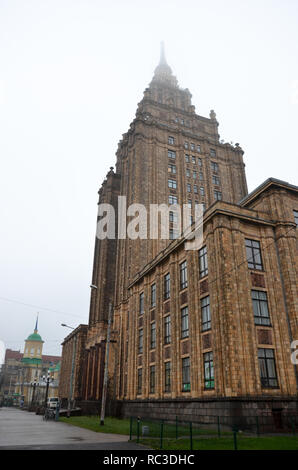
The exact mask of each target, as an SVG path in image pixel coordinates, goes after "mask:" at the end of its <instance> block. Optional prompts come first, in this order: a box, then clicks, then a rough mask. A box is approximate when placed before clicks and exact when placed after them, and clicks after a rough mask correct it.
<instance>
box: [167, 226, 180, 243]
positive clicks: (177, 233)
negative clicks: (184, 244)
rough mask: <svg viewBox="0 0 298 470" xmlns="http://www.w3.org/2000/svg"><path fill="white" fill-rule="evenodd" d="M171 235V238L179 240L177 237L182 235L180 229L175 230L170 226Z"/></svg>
mask: <svg viewBox="0 0 298 470" xmlns="http://www.w3.org/2000/svg"><path fill="white" fill-rule="evenodd" d="M169 236H170V240H177V238H179V236H180V233H179V231H178V230H174V229H173V228H170V229H169Z"/></svg>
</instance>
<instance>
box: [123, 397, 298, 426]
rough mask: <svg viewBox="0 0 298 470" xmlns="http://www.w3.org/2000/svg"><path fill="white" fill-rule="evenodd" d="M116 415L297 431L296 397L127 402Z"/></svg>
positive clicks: (297, 412) (297, 407) (297, 398)
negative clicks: (294, 428)
mask: <svg viewBox="0 0 298 470" xmlns="http://www.w3.org/2000/svg"><path fill="white" fill-rule="evenodd" d="M120 403H121V406H120ZM118 416H121V417H123V418H128V417H130V416H133V417H136V418H137V417H140V418H141V419H152V420H161V419H165V420H168V421H172V422H175V420H176V419H178V420H179V421H186V422H190V421H191V422H193V423H198V424H206V425H214V426H217V424H218V422H220V423H221V425H222V426H227V427H233V426H237V427H238V428H239V429H243V430H245V429H251V430H253V428H258V427H260V431H261V432H266V431H281V430H285V431H286V430H290V429H292V427H293V423H294V426H295V427H296V428H298V397H288V398H276V397H272V398H269V397H266V398H264V397H255V398H208V399H176V400H130V401H122V402H118Z"/></svg>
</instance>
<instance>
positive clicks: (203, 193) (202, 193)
mask: <svg viewBox="0 0 298 470" xmlns="http://www.w3.org/2000/svg"><path fill="white" fill-rule="evenodd" d="M200 194H201V196H205V189H204V188H203V186H201V187H200Z"/></svg>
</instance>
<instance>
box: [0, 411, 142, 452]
mask: <svg viewBox="0 0 298 470" xmlns="http://www.w3.org/2000/svg"><path fill="white" fill-rule="evenodd" d="M128 438H129V436H123V435H120V434H104V433H96V432H93V431H90V430H88V429H82V428H79V427H76V426H72V425H70V424H66V423H62V422H60V421H43V419H42V416H40V415H36V414H35V413H29V412H28V411H21V410H19V409H16V408H0V450H3V449H35V450H37V449H52V450H54V449H59V450H60V449H69V450H81V449H84V450H85V449H86V450H87V449H98V450H145V449H144V447H143V446H140V445H137V444H134V443H131V442H128Z"/></svg>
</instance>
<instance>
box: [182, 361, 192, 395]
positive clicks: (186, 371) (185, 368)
mask: <svg viewBox="0 0 298 470" xmlns="http://www.w3.org/2000/svg"><path fill="white" fill-rule="evenodd" d="M182 391H183V392H190V358H189V357H184V358H183V359H182Z"/></svg>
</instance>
